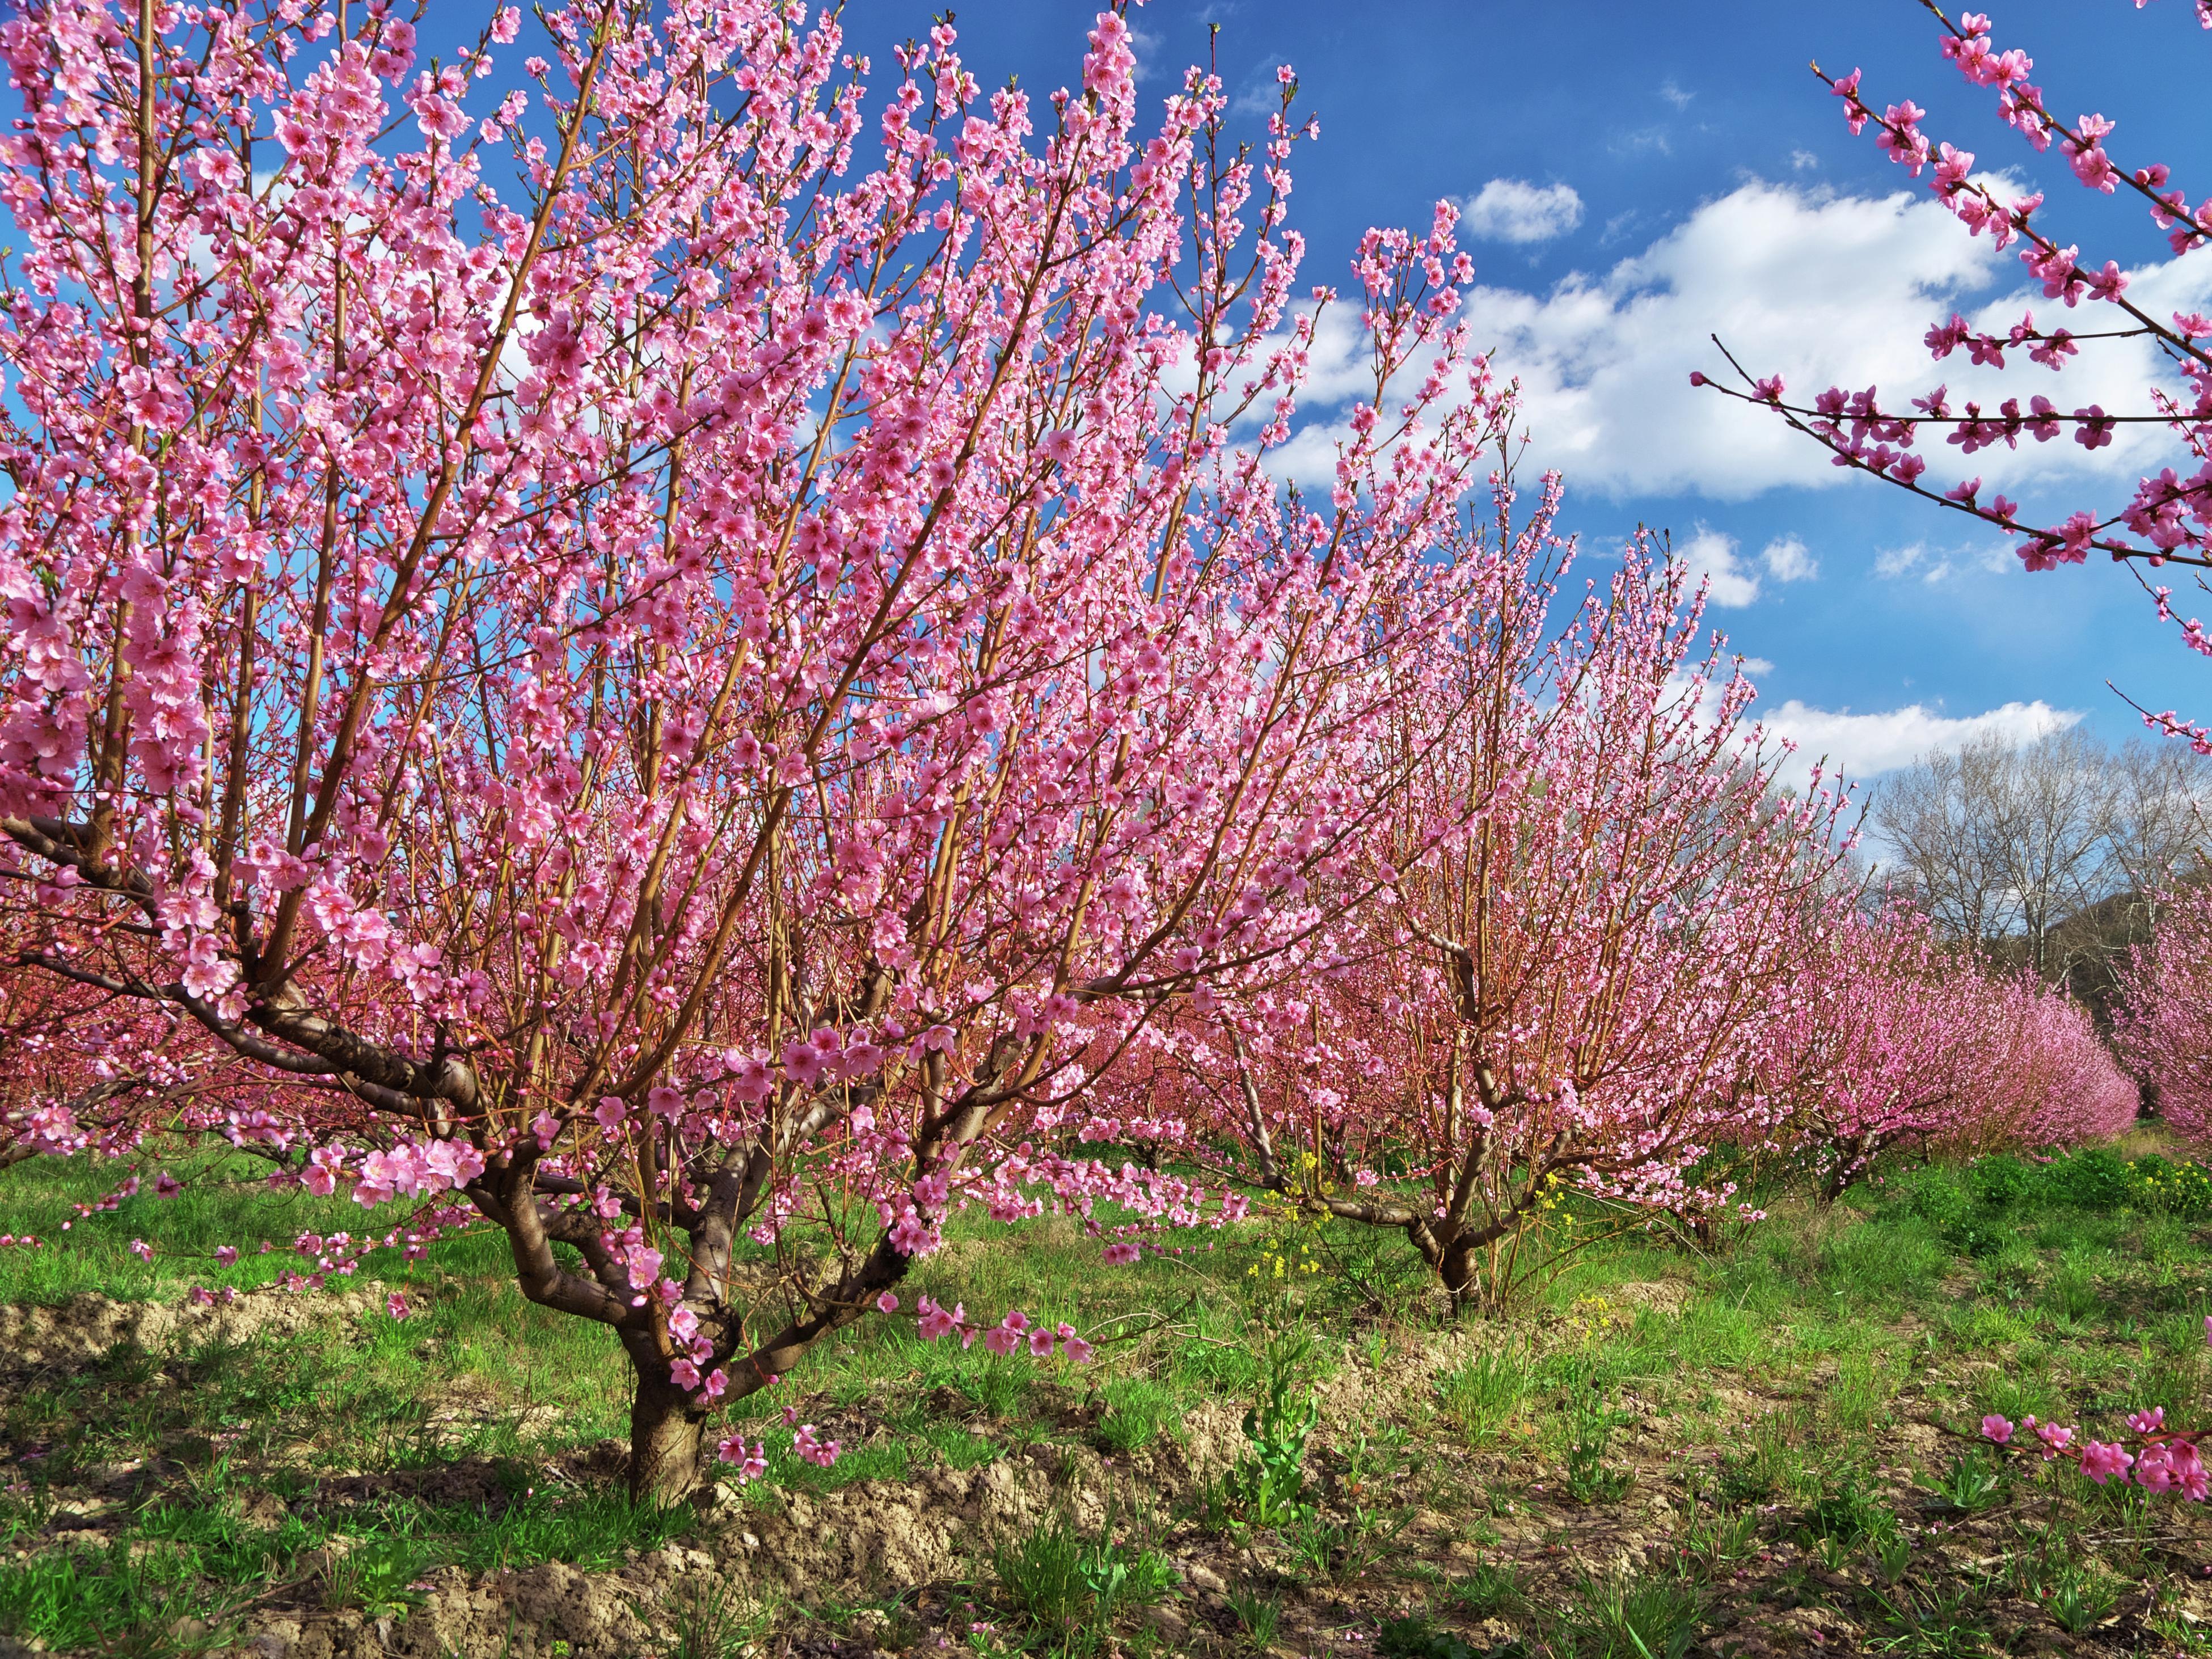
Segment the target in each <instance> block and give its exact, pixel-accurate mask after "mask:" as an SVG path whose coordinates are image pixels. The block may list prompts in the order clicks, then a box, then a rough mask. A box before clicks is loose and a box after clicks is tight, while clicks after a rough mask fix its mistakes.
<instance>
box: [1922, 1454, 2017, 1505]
mask: <svg viewBox="0 0 2212 1659" xmlns="http://www.w3.org/2000/svg"><path fill="white" fill-rule="evenodd" d="M1934 1491H1935V1493H1936V1500H1937V1502H1938V1503H1939V1504H1942V1506H1944V1507H1946V1508H1948V1509H1953V1510H1960V1511H1962V1512H1964V1513H1966V1514H1972V1513H1973V1512H1974V1511H1976V1510H1985V1509H1989V1508H1990V1507H1991V1506H1992V1505H1994V1504H1996V1503H1998V1502H1999V1501H2000V1500H2002V1498H2003V1496H2004V1472H2003V1470H2002V1469H2001V1468H1999V1467H1998V1466H1997V1464H1996V1462H1995V1460H1993V1459H1992V1458H1991V1457H1990V1455H1989V1454H1988V1453H1987V1452H1985V1451H1984V1450H1983V1449H1981V1448H1980V1447H1979V1446H1976V1447H1973V1448H1972V1449H1968V1450H1966V1451H1963V1452H1960V1454H1959V1455H1958V1456H1956V1457H1954V1458H1953V1459H1952V1460H1951V1467H1950V1468H1948V1469H1947V1470H1946V1471H1945V1472H1944V1474H1943V1475H1942V1478H1941V1479H1940V1480H1937V1481H1936V1483H1935V1486H1934Z"/></svg>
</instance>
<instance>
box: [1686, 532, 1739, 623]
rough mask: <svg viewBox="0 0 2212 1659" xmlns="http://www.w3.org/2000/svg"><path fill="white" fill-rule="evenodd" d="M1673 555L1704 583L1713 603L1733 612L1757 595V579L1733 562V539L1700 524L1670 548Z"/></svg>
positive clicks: (1734, 558) (1734, 560) (1734, 550)
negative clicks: (1695, 529) (1693, 532)
mask: <svg viewBox="0 0 2212 1659" xmlns="http://www.w3.org/2000/svg"><path fill="white" fill-rule="evenodd" d="M1674 556H1675V557H1676V558H1678V559H1680V561H1681V562H1683V563H1684V564H1686V565H1687V566H1688V567H1689V568H1690V569H1691V570H1692V572H1694V573H1695V574H1698V575H1699V576H1701V577H1703V578H1704V579H1705V582H1706V583H1707V590H1706V591H1707V596H1708V597H1709V598H1710V599H1711V600H1712V602H1713V603H1714V604H1715V605H1723V606H1725V607H1726V608H1728V609H1729V610H1731V611H1733V610H1738V609H1740V608H1741V607H1742V606H1744V605H1749V604H1750V603H1751V602H1752V601H1753V600H1754V599H1757V598H1758V597H1759V578H1758V576H1757V575H1755V574H1753V573H1752V572H1750V571H1747V570H1746V569H1745V568H1743V567H1742V566H1741V564H1739V563H1738V562H1736V541H1735V537H1733V536H1730V535H1726V534H1723V532H1720V531H1717V530H1715V529H1713V528H1711V526H1707V525H1705V524H1700V525H1699V526H1698V529H1697V533H1696V534H1695V535H1693V536H1692V537H1691V538H1689V539H1688V540H1687V541H1686V542H1684V543H1682V544H1680V546H1679V547H1677V548H1676V549H1675V550H1674Z"/></svg>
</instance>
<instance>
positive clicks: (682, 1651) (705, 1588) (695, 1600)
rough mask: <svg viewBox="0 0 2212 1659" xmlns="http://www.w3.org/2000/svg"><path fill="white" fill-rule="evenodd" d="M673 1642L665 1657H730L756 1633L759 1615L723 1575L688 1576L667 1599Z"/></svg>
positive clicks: (740, 1649) (674, 1658)
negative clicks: (746, 1603) (674, 1638)
mask: <svg viewBox="0 0 2212 1659" xmlns="http://www.w3.org/2000/svg"><path fill="white" fill-rule="evenodd" d="M669 1622H670V1624H671V1626H673V1628H674V1630H675V1633H676V1644H675V1645H674V1646H673V1647H671V1649H669V1650H668V1653H667V1659H733V1656H735V1655H737V1654H738V1653H739V1652H741V1651H743V1650H744V1648H745V1646H746V1644H748V1643H749V1642H750V1641H751V1639H752V1638H754V1637H755V1636H756V1635H757V1634H758V1633H759V1629H760V1625H761V1618H760V1616H759V1615H758V1614H757V1613H753V1612H752V1611H751V1610H750V1608H748V1607H746V1605H745V1602H744V1597H742V1596H741V1595H738V1589H737V1586H736V1585H735V1584H733V1583H732V1582H731V1581H730V1580H728V1579H726V1578H718V1577H706V1576H704V1575H702V1576H699V1577H691V1578H687V1579H685V1580H684V1583H683V1587H682V1588H681V1589H678V1591H677V1592H676V1594H675V1595H673V1596H671V1598H670V1600H669Z"/></svg>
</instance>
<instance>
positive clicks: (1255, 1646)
mask: <svg viewBox="0 0 2212 1659" xmlns="http://www.w3.org/2000/svg"><path fill="white" fill-rule="evenodd" d="M1226 1599H1227V1601H1228V1602H1229V1610H1230V1612H1231V1613H1235V1614H1236V1615H1237V1623H1238V1624H1240V1625H1242V1626H1243V1627H1244V1640H1245V1643H1246V1644H1247V1645H1248V1646H1249V1647H1250V1649H1251V1650H1252V1651H1253V1652H1255V1653H1265V1652H1266V1651H1267V1650H1268V1649H1269V1648H1271V1647H1273V1645H1274V1644H1275V1632H1276V1629H1277V1628H1278V1627H1279V1626H1280V1625H1281V1623H1282V1620H1283V1598H1282V1597H1281V1596H1279V1595H1261V1594H1260V1592H1259V1591H1258V1590H1256V1589H1253V1588H1251V1587H1250V1586H1249V1585H1243V1584H1240V1585H1238V1586H1237V1588H1236V1589H1233V1590H1231V1591H1230V1592H1229V1595H1228V1596H1227V1598H1226Z"/></svg>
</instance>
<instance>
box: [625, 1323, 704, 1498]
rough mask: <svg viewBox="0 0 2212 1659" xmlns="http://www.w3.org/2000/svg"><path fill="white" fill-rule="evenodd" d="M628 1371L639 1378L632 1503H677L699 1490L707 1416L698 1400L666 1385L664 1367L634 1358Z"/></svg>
mask: <svg viewBox="0 0 2212 1659" xmlns="http://www.w3.org/2000/svg"><path fill="white" fill-rule="evenodd" d="M624 1346H628V1345H627V1344H625V1345H624ZM631 1365H632V1369H633V1370H635V1371H636V1373H637V1393H636V1394H635V1395H634V1396H633V1397H632V1398H631V1401H630V1407H629V1496H630V1501H631V1502H632V1503H634V1504H647V1503H651V1504H674V1503H679V1502H681V1501H682V1500H683V1499H684V1498H688V1497H690V1495H691V1492H692V1489H693V1488H694V1487H696V1486H697V1485H698V1484H699V1454H700V1449H701V1447H700V1441H701V1436H702V1431H703V1430H704V1429H705V1427H706V1423H707V1413H706V1411H705V1409H704V1408H703V1407H702V1406H700V1405H699V1404H698V1403H697V1401H698V1396H697V1395H689V1394H686V1393H684V1390H683V1389H679V1388H678V1387H677V1386H676V1385H675V1384H674V1383H671V1382H670V1381H669V1380H668V1378H667V1376H666V1375H665V1371H666V1369H667V1368H666V1367H665V1365H659V1364H655V1363H654V1361H653V1359H651V1358H648V1359H647V1361H646V1363H645V1364H638V1357H637V1356H636V1355H635V1354H633V1355H632V1356H631ZM656 1371H658V1372H660V1373H662V1374H660V1375H655V1372H656Z"/></svg>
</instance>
